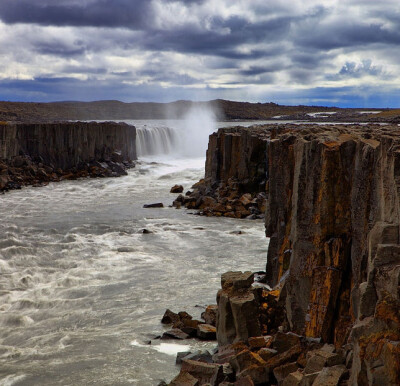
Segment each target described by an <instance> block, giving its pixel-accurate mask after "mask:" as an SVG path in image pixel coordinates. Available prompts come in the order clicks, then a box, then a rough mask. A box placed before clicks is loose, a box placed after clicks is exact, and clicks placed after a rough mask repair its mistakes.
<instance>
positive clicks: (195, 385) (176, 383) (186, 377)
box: [168, 371, 200, 386]
mask: <svg viewBox="0 0 400 386" xmlns="http://www.w3.org/2000/svg"><path fill="white" fill-rule="evenodd" d="M168 386H200V382H199V380H198V379H197V378H195V377H193V376H192V375H191V374H189V373H188V372H184V371H181V372H180V373H179V374H178V375H177V376H176V377H175V378H174V379H173V380H172V381H171V382H170V383H169V384H168Z"/></svg>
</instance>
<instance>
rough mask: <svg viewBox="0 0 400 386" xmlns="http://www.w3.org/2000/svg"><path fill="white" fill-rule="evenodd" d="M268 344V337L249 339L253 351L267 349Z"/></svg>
mask: <svg viewBox="0 0 400 386" xmlns="http://www.w3.org/2000/svg"><path fill="white" fill-rule="evenodd" d="M267 342H268V338H267V339H266V337H264V336H254V337H250V338H249V339H248V343H249V346H250V348H252V349H259V348H262V347H265V346H266V345H267Z"/></svg>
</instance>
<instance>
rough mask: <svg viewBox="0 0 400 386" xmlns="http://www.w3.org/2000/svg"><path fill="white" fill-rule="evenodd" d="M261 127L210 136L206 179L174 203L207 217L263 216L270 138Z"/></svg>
mask: <svg viewBox="0 0 400 386" xmlns="http://www.w3.org/2000/svg"><path fill="white" fill-rule="evenodd" d="M268 138H269V131H268V130H265V129H264V128H259V127H256V126H254V127H251V128H244V127H231V128H224V129H219V130H218V132H216V133H214V134H212V135H210V139H209V144H208V150H207V157H206V165H205V178H204V180H202V181H200V182H199V183H198V184H196V185H195V186H194V190H193V191H192V193H191V194H190V195H187V196H186V197H183V196H180V197H178V199H177V200H176V201H175V202H174V205H175V206H178V207H179V206H180V205H181V204H184V205H185V206H186V207H188V208H191V209H194V208H195V209H200V212H201V213H203V214H205V215H208V216H225V217H235V218H246V217H247V218H260V217H262V216H263V213H264V210H265V197H266V195H265V187H266V180H267V169H268V165H267V156H266V155H267V153H266V149H267V140H268Z"/></svg>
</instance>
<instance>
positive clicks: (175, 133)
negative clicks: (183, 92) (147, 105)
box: [131, 103, 218, 158]
mask: <svg viewBox="0 0 400 386" xmlns="http://www.w3.org/2000/svg"><path fill="white" fill-rule="evenodd" d="M166 114H167V116H168V117H169V119H165V120H148V121H140V122H133V121H132V122H131V123H132V124H134V125H135V126H136V128H137V154H138V156H139V157H143V156H144V157H146V156H169V157H173V158H181V157H183V158H187V157H203V156H204V157H205V155H206V150H207V146H208V137H209V135H210V134H212V133H213V132H214V131H215V130H216V129H217V117H218V112H217V110H216V109H215V108H214V107H212V106H210V105H209V104H205V103H201V104H195V103H194V104H192V105H191V106H190V107H188V108H187V109H186V110H185V111H183V112H182V111H176V110H174V109H171V108H169V109H168V110H167V112H166ZM177 117H179V118H178V119H177Z"/></svg>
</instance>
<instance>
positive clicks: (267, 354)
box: [257, 348, 278, 362]
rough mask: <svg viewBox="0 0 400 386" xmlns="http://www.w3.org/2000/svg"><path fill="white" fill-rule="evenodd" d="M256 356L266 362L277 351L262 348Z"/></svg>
mask: <svg viewBox="0 0 400 386" xmlns="http://www.w3.org/2000/svg"><path fill="white" fill-rule="evenodd" d="M257 354H258V355H259V356H260V357H261V358H262V359H264V360H265V361H266V362H268V361H269V360H270V359H271V358H272V357H274V356H275V355H277V354H278V351H276V350H274V349H272V348H262V349H261V350H259V351H257Z"/></svg>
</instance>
